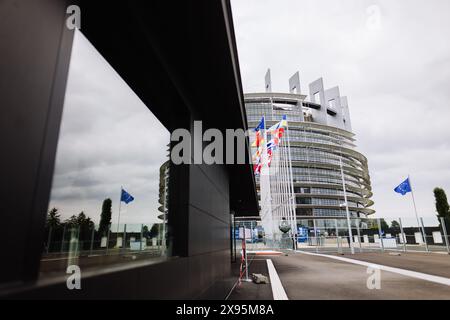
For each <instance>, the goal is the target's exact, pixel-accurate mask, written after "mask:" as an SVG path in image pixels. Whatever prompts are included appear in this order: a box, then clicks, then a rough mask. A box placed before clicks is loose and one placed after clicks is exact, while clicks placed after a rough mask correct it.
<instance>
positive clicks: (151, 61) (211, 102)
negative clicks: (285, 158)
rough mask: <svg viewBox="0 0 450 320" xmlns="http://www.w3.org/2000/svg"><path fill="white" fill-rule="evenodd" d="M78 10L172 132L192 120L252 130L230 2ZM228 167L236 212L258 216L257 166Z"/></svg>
mask: <svg viewBox="0 0 450 320" xmlns="http://www.w3.org/2000/svg"><path fill="white" fill-rule="evenodd" d="M79 5H80V7H81V13H82V19H81V31H82V32H83V34H84V35H86V37H87V38H88V39H89V41H91V42H92V43H93V45H94V46H95V47H96V48H97V50H98V51H99V52H100V53H101V54H102V55H103V57H104V58H105V59H106V60H107V61H108V62H109V63H110V64H111V66H112V67H113V68H114V69H115V70H116V71H117V72H118V73H119V75H120V76H121V77H122V78H123V79H124V80H125V81H126V82H127V84H128V85H129V86H130V88H131V89H132V90H133V91H134V92H135V93H136V94H137V95H138V96H139V98H140V99H141V100H142V101H143V102H144V103H145V104H146V105H147V106H148V107H149V109H150V110H151V111H152V113H153V114H155V116H156V117H157V118H158V119H159V120H160V121H161V122H162V123H163V125H165V126H166V127H167V129H168V130H170V131H172V130H174V129H176V128H179V127H183V126H184V125H185V122H184V120H183V119H185V118H186V117H193V118H194V119H201V120H203V122H204V127H210V128H218V129H221V130H225V129H227V128H229V129H238V128H242V129H244V130H247V124H246V123H247V122H246V114H245V109H244V100H243V92H242V85H241V78H240V70H239V62H238V56H237V50H236V42H235V35H234V29H233V22H232V15H231V7H230V3H229V1H228V0H191V1H177V2H172V1H117V2H113V3H112V2H106V1H92V0H90V1H88V0H80V1H79ZM174 114H175V115H177V116H175V117H174ZM248 149H249V145H248V143H247V151H248ZM247 154H248V152H247ZM228 168H229V173H230V206H231V210H233V211H234V212H235V214H236V215H237V216H239V215H246V216H247V215H256V214H257V213H258V203H257V196H256V188H255V179H254V176H253V172H252V168H251V165H250V164H247V165H229V166H228Z"/></svg>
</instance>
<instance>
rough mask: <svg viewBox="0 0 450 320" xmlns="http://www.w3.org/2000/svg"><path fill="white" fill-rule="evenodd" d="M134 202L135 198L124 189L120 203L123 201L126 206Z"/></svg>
mask: <svg viewBox="0 0 450 320" xmlns="http://www.w3.org/2000/svg"><path fill="white" fill-rule="evenodd" d="M133 200H134V197H133V196H132V195H131V194H129V193H128V192H126V191H125V190H123V189H122V195H121V196H120V201H123V202H125V203H126V204H129V203H130V202H131V201H133Z"/></svg>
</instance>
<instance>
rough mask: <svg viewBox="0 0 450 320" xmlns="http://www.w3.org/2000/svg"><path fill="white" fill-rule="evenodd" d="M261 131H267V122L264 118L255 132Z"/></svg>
mask: <svg viewBox="0 0 450 320" xmlns="http://www.w3.org/2000/svg"><path fill="white" fill-rule="evenodd" d="M259 130H266V121H265V119H264V117H262V118H261V121H260V123H259V124H258V126H257V127H256V128H255V132H258V131H259Z"/></svg>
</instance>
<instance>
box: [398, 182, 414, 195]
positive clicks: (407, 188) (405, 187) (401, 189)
mask: <svg viewBox="0 0 450 320" xmlns="http://www.w3.org/2000/svg"><path fill="white" fill-rule="evenodd" d="M394 191H395V192H397V193H400V194H401V195H402V196H404V195H405V194H407V193H408V192H411V191H412V190H411V184H410V183H409V178H408V179H406V180H405V181H403V182H402V183H400V185H399V186H398V187H397V188H395V189H394Z"/></svg>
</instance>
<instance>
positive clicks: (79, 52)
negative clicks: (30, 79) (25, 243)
mask: <svg viewBox="0 0 450 320" xmlns="http://www.w3.org/2000/svg"><path fill="white" fill-rule="evenodd" d="M169 141H170V137H169V132H168V131H167V130H166V129H165V128H164V127H163V126H162V125H161V123H160V122H159V121H158V120H157V119H156V117H155V116H153V114H152V113H151V112H150V111H149V110H148V108H147V107H146V106H145V105H144V104H143V103H142V102H141V100H140V99H139V98H138V97H137V96H136V95H135V94H134V92H133V91H132V90H131V89H130V88H129V87H128V85H127V84H126V83H125V82H124V81H123V80H122V79H121V78H120V77H119V76H118V74H117V73H116V72H115V71H114V69H112V67H111V66H110V65H109V64H108V63H107V62H106V61H105V60H104V59H103V57H102V56H101V55H100V54H99V53H98V52H97V51H96V50H95V48H94V47H93V46H92V45H91V44H90V43H89V41H88V40H87V39H86V38H85V37H84V36H83V34H82V33H80V32H77V33H76V36H75V41H74V46H73V52H72V59H71V63H70V70H69V78H68V84H67V91H66V98H65V105H64V113H63V120H62V125H61V132H60V140H59V144H58V151H57V157H56V168H55V176H54V179H53V188H52V193H51V200H50V205H49V206H50V208H53V207H57V208H58V209H59V211H60V214H61V218H62V219H63V220H64V219H66V218H68V217H70V216H72V215H78V214H79V213H80V212H81V211H84V213H85V214H86V215H87V216H89V217H90V218H91V219H92V220H93V221H95V222H96V223H98V222H99V219H100V212H101V207H102V202H103V200H104V199H106V198H111V199H112V205H113V206H112V211H113V215H112V223H113V224H114V223H117V218H118V211H119V210H118V209H119V198H120V190H121V186H123V188H124V189H125V190H126V191H128V192H129V193H130V194H131V195H132V196H134V197H135V201H133V202H131V203H130V204H128V205H126V204H124V203H122V209H121V217H120V222H121V224H122V223H127V224H141V223H143V224H147V225H149V227H150V226H151V224H152V223H154V222H156V221H158V220H157V218H156V217H157V215H158V214H160V213H159V212H158V211H157V209H158V207H159V204H158V192H159V168H160V166H161V165H162V164H163V163H164V162H165V161H167V160H168V152H167V144H168V143H169ZM133 227H134V226H133ZM136 227H137V226H136ZM130 229H131V226H127V230H130ZM134 229H137V230H139V228H133V230H134Z"/></svg>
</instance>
